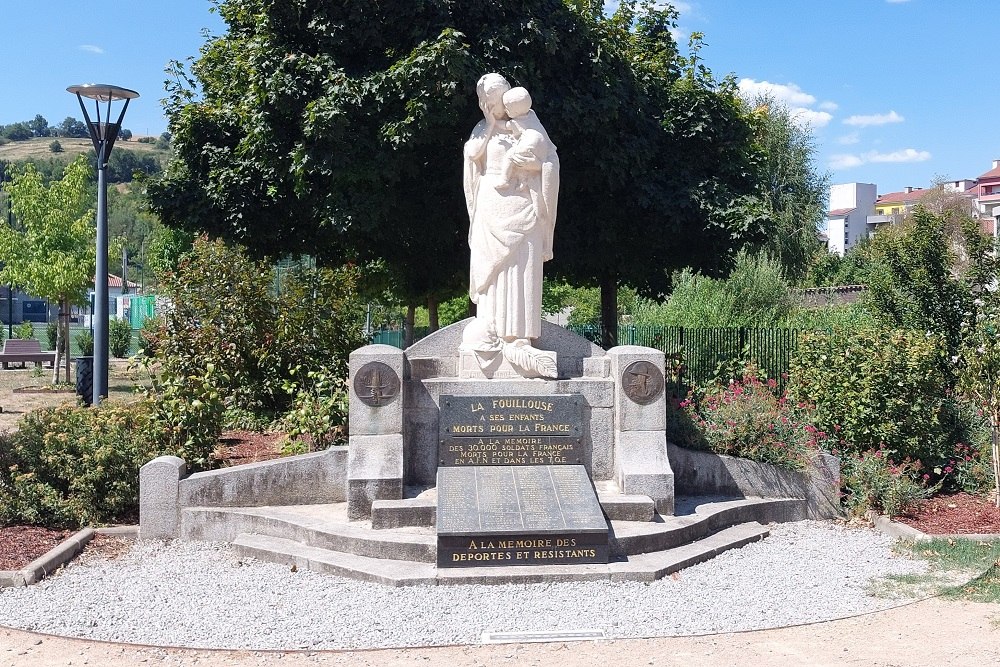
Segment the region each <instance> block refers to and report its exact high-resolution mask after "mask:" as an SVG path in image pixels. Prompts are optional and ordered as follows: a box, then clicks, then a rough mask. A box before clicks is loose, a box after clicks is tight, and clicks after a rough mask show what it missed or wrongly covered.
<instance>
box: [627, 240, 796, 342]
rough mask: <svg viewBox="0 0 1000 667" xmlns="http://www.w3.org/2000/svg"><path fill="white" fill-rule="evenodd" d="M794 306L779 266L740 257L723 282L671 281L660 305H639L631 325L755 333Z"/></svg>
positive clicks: (681, 277)
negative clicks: (670, 288) (753, 330)
mask: <svg viewBox="0 0 1000 667" xmlns="http://www.w3.org/2000/svg"><path fill="white" fill-rule="evenodd" d="M793 305H794V302H793V300H792V296H791V292H790V290H789V284H788V281H786V280H785V277H784V274H783V272H782V268H781V264H780V263H779V262H777V261H775V260H772V259H769V258H768V257H766V256H764V255H749V254H747V253H745V252H740V254H739V255H738V256H737V258H736V266H735V268H734V269H733V272H732V273H731V274H730V276H729V278H727V279H726V280H717V279H715V278H708V277H705V276H702V275H699V274H697V273H693V272H692V271H691V270H690V269H685V270H683V271H681V272H679V273H677V274H675V275H674V290H673V292H672V293H671V294H670V298H669V299H668V300H667V302H666V303H664V304H656V303H653V302H650V301H642V300H640V301H639V302H638V303H637V304H636V306H635V309H634V312H633V322H634V323H635V324H637V325H654V326H657V325H658V326H683V327H760V326H767V325H769V324H773V323H776V322H779V321H780V320H782V319H784V318H785V316H787V315H788V313H789V312H791V310H792V307H793Z"/></svg>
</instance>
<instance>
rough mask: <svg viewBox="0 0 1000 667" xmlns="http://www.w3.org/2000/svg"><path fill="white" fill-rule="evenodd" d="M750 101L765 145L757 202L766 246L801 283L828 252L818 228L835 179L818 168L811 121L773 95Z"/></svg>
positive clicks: (759, 138)
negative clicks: (818, 257)
mask: <svg viewBox="0 0 1000 667" xmlns="http://www.w3.org/2000/svg"><path fill="white" fill-rule="evenodd" d="M747 104H748V105H749V107H750V108H751V109H753V111H752V112H751V114H750V116H751V118H752V120H753V123H754V137H755V140H756V141H757V143H758V145H759V147H760V149H761V151H760V152H761V160H760V162H759V164H758V167H757V169H758V171H757V179H758V180H757V184H758V186H757V197H755V198H754V200H753V201H752V203H751V206H752V207H757V213H759V215H760V216H761V224H762V226H763V227H764V229H765V230H766V232H765V234H764V242H763V244H761V245H760V248H761V249H762V250H764V251H765V252H767V253H768V254H769V255H771V256H772V257H775V258H776V259H778V261H779V262H781V266H782V268H783V269H784V273H785V275H786V276H787V277H788V279H789V280H790V281H792V282H796V281H798V280H800V279H801V278H802V277H803V276H805V274H806V271H807V270H808V268H809V265H810V262H811V260H812V258H813V256H814V255H815V254H816V253H817V252H820V251H821V250H824V248H823V247H822V244H821V242H820V240H819V235H818V233H817V227H818V225H819V224H820V222H822V220H823V216H824V214H825V213H826V198H827V187H828V185H829V180H830V179H829V176H828V175H827V174H825V173H822V172H820V171H819V170H818V169H817V167H816V143H815V140H814V139H813V135H812V131H811V129H810V128H809V126H808V125H805V124H803V123H801V122H799V121H798V120H797V119H796V118H795V117H794V116H793V115H792V113H791V112H790V111H789V110H788V108H787V107H785V106H783V105H782V104H781V103H779V102H777V101H775V100H774V99H773V98H770V97H766V96H765V97H756V98H753V99H750V100H748V102H747Z"/></svg>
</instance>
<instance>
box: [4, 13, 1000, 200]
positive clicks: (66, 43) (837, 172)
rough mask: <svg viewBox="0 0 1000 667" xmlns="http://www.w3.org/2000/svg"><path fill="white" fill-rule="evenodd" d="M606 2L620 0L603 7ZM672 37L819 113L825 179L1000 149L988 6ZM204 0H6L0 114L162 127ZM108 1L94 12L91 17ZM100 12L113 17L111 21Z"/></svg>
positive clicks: (963, 172) (965, 161)
mask: <svg viewBox="0 0 1000 667" xmlns="http://www.w3.org/2000/svg"><path fill="white" fill-rule="evenodd" d="M609 4H611V3H609ZM675 4H676V6H678V7H679V9H680V11H681V17H680V23H679V26H678V28H679V29H678V35H677V36H678V37H679V38H680V40H681V41H682V43H686V41H687V36H688V35H689V34H690V33H691V32H692V31H700V32H703V33H704V35H705V44H706V46H705V48H704V49H703V51H702V56H703V57H704V59H705V62H706V64H707V65H708V66H709V67H710V68H711V69H712V70H713V71H714V72H715V73H716V74H717V75H719V76H721V75H724V74H727V73H732V74H734V75H735V76H736V77H737V79H738V80H740V81H741V86H742V87H743V88H744V89H746V90H747V91H760V90H767V91H769V92H771V94H772V95H774V96H775V97H777V98H778V99H781V100H783V101H785V103H786V104H787V105H788V106H789V108H791V109H793V110H795V113H796V114H797V116H798V117H799V118H800V119H801V122H804V123H806V122H808V123H810V125H811V127H812V129H813V132H814V134H815V137H816V143H817V147H818V149H819V153H818V166H819V167H820V168H821V169H823V170H828V171H829V172H830V173H831V178H832V182H834V183H843V182H849V181H863V182H869V183H876V184H877V185H878V189H879V192H880V193H884V192H891V191H894V190H901V189H902V188H903V187H904V186H908V185H912V186H918V187H919V186H926V185H928V184H929V183H930V182H931V180H932V179H933V178H934V177H935V176H943V177H947V178H949V179H952V180H954V179H959V178H975V177H976V176H978V175H979V174H982V173H983V172H986V171H988V170H989V169H990V167H991V161H992V160H993V159H1000V122H996V116H997V115H998V111H1000V104H998V103H1000V89H998V87H997V84H996V74H995V72H994V71H993V70H994V69H995V64H994V63H993V62H992V59H990V57H989V56H990V55H991V52H992V51H993V50H995V46H994V45H995V43H996V39H997V25H998V24H997V21H996V15H997V5H996V2H995V0H688V1H685V2H677V3H675ZM210 7H211V3H210V2H208V0H145V1H140V2H134V1H133V2H122V1H120V0H108V1H106V2H103V3H97V4H93V3H81V2H79V0H77V1H75V2H70V1H69V0H30V1H29V0H0V30H2V35H3V38H2V39H0V62H2V63H3V66H2V67H0V91H3V94H2V97H0V123H11V122H15V121H19V120H27V119H30V118H32V117H33V116H34V114H36V113H41V114H42V115H43V116H45V117H46V118H47V119H48V120H49V122H50V123H52V124H56V123H59V122H60V121H61V120H62V119H63V118H65V117H66V116H69V115H73V116H76V117H79V115H80V114H79V107H78V106H77V104H76V100H75V99H74V98H73V96H71V95H70V94H69V93H66V92H65V88H66V86H68V85H71V84H75V83H87V82H99V83H112V84H117V85H120V86H125V87H128V88H133V89H135V90H137V91H138V92H139V93H140V94H141V96H142V97H141V98H140V99H138V100H134V101H133V102H132V104H131V106H130V107H129V110H128V115H127V116H126V119H125V126H126V127H128V128H130V129H131V130H132V131H133V132H134V133H137V134H147V133H149V134H159V133H160V132H162V131H163V130H164V129H166V120H165V119H164V117H163V114H162V109H161V107H160V103H159V101H160V99H161V98H162V97H163V96H164V91H163V79H164V78H165V77H164V74H163V67H164V65H165V64H166V63H167V61H169V60H171V59H181V60H182V59H184V58H186V57H187V56H192V55H196V54H197V52H198V48H199V46H200V45H201V44H202V43H203V42H204V38H203V36H202V31H203V30H204V29H206V28H207V29H209V30H211V31H212V32H214V33H220V32H222V31H223V30H224V25H223V24H222V22H221V20H220V19H219V17H218V16H217V15H216V14H213V13H210V11H209V9H210ZM96 10H100V11H96ZM98 16H102V17H110V18H111V21H110V22H109V24H108V25H107V26H102V25H101V21H100V20H99V19H98Z"/></svg>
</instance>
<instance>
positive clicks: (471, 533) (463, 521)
mask: <svg viewBox="0 0 1000 667" xmlns="http://www.w3.org/2000/svg"><path fill="white" fill-rule="evenodd" d="M437 489H438V507H437V534H438V558H437V560H438V567H476V566H484V565H485V566H489V565H558V564H572V563H607V562H608V551H609V547H608V524H607V521H606V520H605V518H604V514H603V513H602V511H601V506H600V503H599V502H598V500H597V495H596V494H595V493H594V487H593V485H592V484H591V482H590V477H589V476H588V475H587V471H586V469H585V468H584V467H583V466H582V465H544V466H452V467H441V468H438V478H437Z"/></svg>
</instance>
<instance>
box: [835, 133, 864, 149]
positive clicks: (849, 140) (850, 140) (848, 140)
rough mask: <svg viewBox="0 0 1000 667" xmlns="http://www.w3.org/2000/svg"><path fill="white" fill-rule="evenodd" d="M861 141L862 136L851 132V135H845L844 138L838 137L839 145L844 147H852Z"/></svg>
mask: <svg viewBox="0 0 1000 667" xmlns="http://www.w3.org/2000/svg"><path fill="white" fill-rule="evenodd" d="M860 141H861V135H859V134H858V133H857V132H851V133H850V134H845V135H843V136H840V137H837V143H838V144H840V145H842V146H850V145H851V144H856V143H858V142H860Z"/></svg>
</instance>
